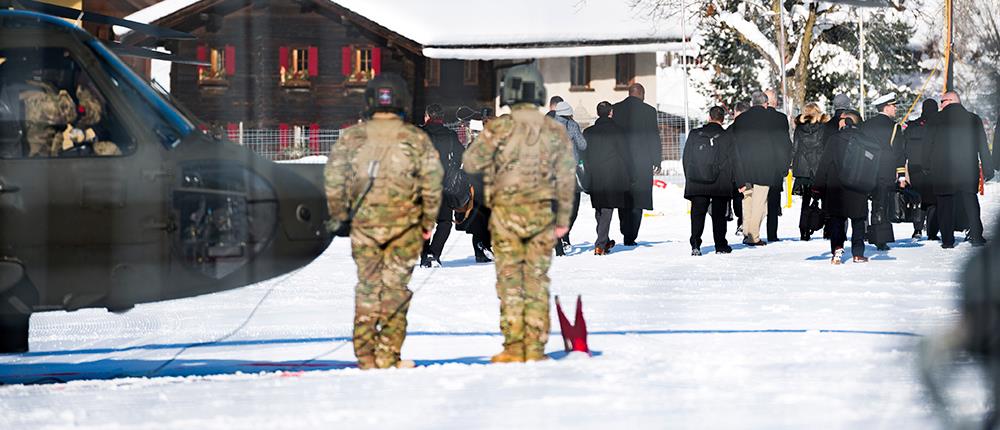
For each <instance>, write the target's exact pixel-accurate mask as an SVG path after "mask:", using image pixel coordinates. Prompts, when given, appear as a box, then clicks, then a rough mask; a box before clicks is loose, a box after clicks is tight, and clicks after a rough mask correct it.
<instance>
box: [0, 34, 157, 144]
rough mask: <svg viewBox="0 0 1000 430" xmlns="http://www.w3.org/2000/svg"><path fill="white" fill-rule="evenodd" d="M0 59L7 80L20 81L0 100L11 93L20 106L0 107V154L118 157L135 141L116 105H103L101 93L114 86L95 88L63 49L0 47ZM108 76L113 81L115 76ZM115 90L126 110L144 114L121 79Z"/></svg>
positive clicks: (104, 96) (3, 103)
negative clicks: (2, 62) (127, 104)
mask: <svg viewBox="0 0 1000 430" xmlns="http://www.w3.org/2000/svg"><path fill="white" fill-rule="evenodd" d="M0 58H5V59H8V61H7V62H5V64H6V66H7V68H6V69H5V70H6V71H7V72H8V74H7V75H5V76H4V77H5V78H6V79H10V81H7V82H26V84H24V85H22V86H18V87H15V86H11V87H10V89H11V90H12V91H9V94H7V95H5V96H4V97H5V98H6V99H7V100H0V106H6V105H7V104H11V101H10V100H11V97H13V100H14V101H19V102H20V106H21V108H19V109H0V157H2V158H26V157H39V158H48V157H96V156H120V155H128V154H131V153H132V152H134V151H135V148H136V146H135V139H134V138H133V135H132V134H131V133H130V132H129V130H127V128H126V126H125V124H123V122H122V120H121V119H120V118H119V117H118V111H119V109H120V108H121V106H120V105H113V104H111V103H108V96H107V94H106V93H105V92H104V90H107V89H109V88H110V91H115V87H113V86H109V87H101V86H100V85H99V84H98V82H95V81H94V80H93V79H92V78H91V76H90V75H89V74H88V72H86V71H85V70H84V68H83V67H82V66H80V62H79V61H78V60H77V59H76V57H75V56H73V55H71V54H70V52H69V51H67V50H65V49H63V48H58V47H47V48H14V49H0ZM111 77H112V78H113V79H119V75H117V74H112V75H111ZM115 83H119V82H117V81H116V82H115ZM15 88H16V90H15ZM117 88H120V89H121V90H122V94H123V95H125V96H126V101H127V102H129V103H130V105H129V106H128V107H126V108H127V109H134V110H138V111H139V112H140V114H141V113H144V112H142V108H143V107H145V106H144V105H142V104H141V102H140V103H134V102H135V100H134V99H133V98H131V97H128V96H130V95H131V94H130V93H128V90H129V87H128V84H127V83H126V82H120V83H119V86H118V87H117ZM149 118H150V120H151V122H152V123H153V124H151V125H153V126H154V127H155V126H156V125H158V124H157V121H156V119H157V118H156V117H149ZM154 130H155V129H154Z"/></svg>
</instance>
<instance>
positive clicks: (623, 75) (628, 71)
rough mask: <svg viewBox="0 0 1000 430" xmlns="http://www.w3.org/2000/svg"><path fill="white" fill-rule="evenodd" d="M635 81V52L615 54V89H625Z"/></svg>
mask: <svg viewBox="0 0 1000 430" xmlns="http://www.w3.org/2000/svg"><path fill="white" fill-rule="evenodd" d="M634 81H635V54H618V55H615V89H616V90H625V89H628V86H629V85H632V82H634Z"/></svg>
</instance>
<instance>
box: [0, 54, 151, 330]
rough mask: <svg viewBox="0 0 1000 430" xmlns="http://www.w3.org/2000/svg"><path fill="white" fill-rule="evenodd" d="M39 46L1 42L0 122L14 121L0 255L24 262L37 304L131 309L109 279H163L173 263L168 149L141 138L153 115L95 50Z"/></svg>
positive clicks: (1, 201) (1, 208)
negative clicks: (166, 263) (141, 112)
mask: <svg viewBox="0 0 1000 430" xmlns="http://www.w3.org/2000/svg"><path fill="white" fill-rule="evenodd" d="M27 39H28V40H27V41H28V42H30V41H31V40H32V39H31V38H27ZM38 40H45V42H46V43H53V46H47V47H38V46H37V41H38ZM34 41H35V42H34V43H35V45H36V46H22V47H19V46H9V45H10V44H11V43H15V44H16V43H18V42H16V41H10V40H5V41H3V45H0V58H5V61H4V62H3V64H0V76H3V80H2V81H0V83H2V86H3V88H2V90H0V99H3V100H4V105H5V106H6V108H7V109H6V110H2V111H0V115H2V116H3V118H0V122H3V125H4V126H5V127H7V126H10V127H12V128H11V129H7V131H6V132H5V133H4V135H3V136H2V137H3V139H0V144H2V145H3V147H2V148H0V235H2V236H0V254H2V256H3V257H8V258H16V259H18V260H20V261H21V262H22V263H23V264H24V265H25V267H26V271H27V276H28V278H29V279H30V281H31V283H32V284H33V285H34V286H35V288H37V289H38V291H39V294H40V303H39V304H38V305H37V306H36V308H41V309H67V310H73V309H78V308H82V307H94V306H109V307H118V306H121V307H128V306H130V305H131V300H130V299H129V298H128V293H127V291H119V292H120V293H123V294H122V295H113V294H111V291H112V286H113V285H114V284H116V283H117V284H128V283H129V282H130V281H132V282H135V281H137V280H139V282H142V283H144V284H146V285H149V284H150V283H155V282H156V281H155V280H157V279H160V273H159V272H158V270H159V269H158V268H159V267H161V265H160V263H161V261H162V260H163V259H164V258H166V252H165V248H166V247H165V245H166V240H165V236H166V233H165V232H164V230H168V229H169V225H170V223H169V222H168V220H167V219H166V209H165V204H164V201H165V197H164V196H165V190H166V181H167V180H166V178H165V176H166V174H165V173H164V170H165V169H164V168H163V166H162V163H161V162H160V161H159V160H161V159H162V154H161V153H162V152H163V151H164V149H163V148H161V147H159V145H153V144H145V145H139V144H138V142H142V141H147V140H149V139H148V136H145V134H149V132H148V131H146V130H144V128H143V126H141V125H144V121H145V122H147V123H148V120H144V119H142V118H138V117H137V113H136V111H135V109H128V108H125V106H128V104H129V100H128V99H127V97H126V95H125V94H123V93H122V92H119V91H117V90H116V84H115V83H113V82H112V81H111V80H109V79H108V76H107V75H106V74H104V73H101V72H102V69H100V66H99V65H98V64H97V62H96V60H95V59H94V57H93V56H92V55H91V54H90V53H89V51H86V50H83V49H80V48H82V47H80V46H79V45H72V44H70V42H68V41H67V43H66V44H65V45H59V44H58V42H59V41H60V40H59V38H57V37H52V38H49V39H47V40H46V39H38V38H36V39H34ZM25 45H27V43H26V44H25ZM68 47H69V48H68ZM149 287H152V288H158V286H155V285H149Z"/></svg>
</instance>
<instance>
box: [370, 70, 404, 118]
mask: <svg viewBox="0 0 1000 430" xmlns="http://www.w3.org/2000/svg"><path fill="white" fill-rule="evenodd" d="M411 100H412V99H411V98H410V91H409V90H408V89H407V88H406V81H404V80H403V78H402V77H401V76H399V75H397V74H395V73H382V74H379V75H378V76H376V77H374V78H373V79H372V80H370V81H368V85H367V86H365V108H366V110H367V113H368V115H371V114H373V113H375V112H389V113H394V114H398V115H400V116H403V115H405V114H406V111H407V110H408V109H409V108H410V104H411V102H410V101H411Z"/></svg>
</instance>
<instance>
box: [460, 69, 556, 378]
mask: <svg viewBox="0 0 1000 430" xmlns="http://www.w3.org/2000/svg"><path fill="white" fill-rule="evenodd" d="M500 97H501V103H503V104H504V105H509V106H511V113H510V114H509V115H504V116H502V117H500V118H497V119H495V120H493V121H490V123H489V124H488V125H487V127H486V129H485V130H484V131H483V133H482V134H480V135H479V138H477V139H476V141H475V142H473V143H472V145H469V148H468V149H467V150H466V151H465V156H464V157H463V162H464V168H465V170H466V171H467V172H469V173H482V174H483V180H484V183H485V185H486V202H487V205H488V206H490V207H491V208H492V209H493V216H492V217H491V218H490V230H491V231H492V232H493V251H494V253H495V255H496V274H497V295H498V296H499V298H500V330H501V331H502V332H503V336H504V350H503V352H501V353H499V354H497V355H494V356H493V357H492V359H491V361H493V362H494V363H504V362H522V361H536V360H544V359H546V356H545V343H546V342H547V341H548V337H549V277H548V271H549V266H550V265H551V262H552V249H553V246H554V244H555V240H556V237H561V236H562V235H564V234H566V232H567V231H568V230H569V218H570V209H572V207H573V192H574V190H575V186H576V182H575V181H576V179H575V168H576V161H575V159H574V157H573V149H572V147H571V144H570V140H569V138H568V137H567V135H566V129H565V127H563V126H562V125H560V124H558V123H556V122H555V121H553V120H552V119H551V118H547V117H546V116H545V115H544V114H542V113H541V112H539V110H538V107H539V106H541V105H542V104H543V103H544V100H545V87H544V86H543V82H542V77H541V74H540V73H539V72H538V70H537V69H536V68H534V67H533V66H529V65H522V66H515V67H512V68H511V69H510V70H509V71H508V72H507V73H506V75H505V76H504V79H503V84H502V87H501V90H500Z"/></svg>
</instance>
